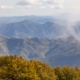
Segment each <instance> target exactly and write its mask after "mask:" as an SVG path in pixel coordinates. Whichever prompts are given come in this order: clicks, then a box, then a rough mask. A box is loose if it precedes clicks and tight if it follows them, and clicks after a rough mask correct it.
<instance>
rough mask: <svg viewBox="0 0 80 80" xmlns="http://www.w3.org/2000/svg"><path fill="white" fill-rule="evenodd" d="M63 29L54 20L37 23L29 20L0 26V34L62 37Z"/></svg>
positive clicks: (17, 36) (23, 36)
mask: <svg viewBox="0 0 80 80" xmlns="http://www.w3.org/2000/svg"><path fill="white" fill-rule="evenodd" d="M64 30H65V27H64V26H63V25H61V24H58V23H55V22H46V23H44V24H39V23H35V22H32V21H29V20H24V21H22V22H16V23H9V24H5V25H1V26H0V34H1V35H3V36H7V37H10V38H14V37H15V38H25V37H27V38H29V37H40V38H48V39H53V38H59V37H64V34H63V33H64Z"/></svg>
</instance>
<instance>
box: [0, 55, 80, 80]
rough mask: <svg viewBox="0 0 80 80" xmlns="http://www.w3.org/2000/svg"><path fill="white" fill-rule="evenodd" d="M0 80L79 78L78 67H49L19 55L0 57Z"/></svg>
mask: <svg viewBox="0 0 80 80" xmlns="http://www.w3.org/2000/svg"><path fill="white" fill-rule="evenodd" d="M0 80H80V68H79V67H77V66H76V67H69V66H64V67H60V66H58V67H50V66H49V65H48V64H47V63H43V62H40V61H38V60H36V59H34V60H26V59H23V58H22V57H21V56H16V55H14V56H12V55H10V56H1V57H0Z"/></svg>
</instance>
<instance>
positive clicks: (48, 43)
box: [0, 16, 80, 66]
mask: <svg viewBox="0 0 80 80" xmlns="http://www.w3.org/2000/svg"><path fill="white" fill-rule="evenodd" d="M10 54H12V55H14V54H17V55H22V56H23V57H24V58H27V59H33V58H37V59H39V60H42V61H48V62H49V64H50V65H51V66H58V65H60V66H64V65H70V66H76V65H78V66H80V64H79V63H80V21H78V22H77V23H72V22H71V23H69V22H66V21H62V20H61V21H60V20H58V19H55V18H53V17H48V16H47V17H46V16H45V17H38V16H22V17H1V18H0V55H10Z"/></svg>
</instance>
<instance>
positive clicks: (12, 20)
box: [0, 15, 56, 24]
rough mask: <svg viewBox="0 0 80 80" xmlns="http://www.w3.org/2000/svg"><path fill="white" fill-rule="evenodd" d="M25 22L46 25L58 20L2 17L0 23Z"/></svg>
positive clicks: (50, 18) (46, 17)
mask: <svg viewBox="0 0 80 80" xmlns="http://www.w3.org/2000/svg"><path fill="white" fill-rule="evenodd" d="M24 20H30V21H32V22H36V23H41V24H43V23H46V22H48V21H55V20H56V18H54V17H52V16H33V15H32V16H13V17H0V23H15V22H21V21H24Z"/></svg>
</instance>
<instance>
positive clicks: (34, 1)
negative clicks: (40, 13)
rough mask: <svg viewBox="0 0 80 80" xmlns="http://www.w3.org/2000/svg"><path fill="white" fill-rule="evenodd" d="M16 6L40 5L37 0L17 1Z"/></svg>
mask: <svg viewBox="0 0 80 80" xmlns="http://www.w3.org/2000/svg"><path fill="white" fill-rule="evenodd" d="M17 5H41V3H40V1H39V0H19V1H18V2H17Z"/></svg>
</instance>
